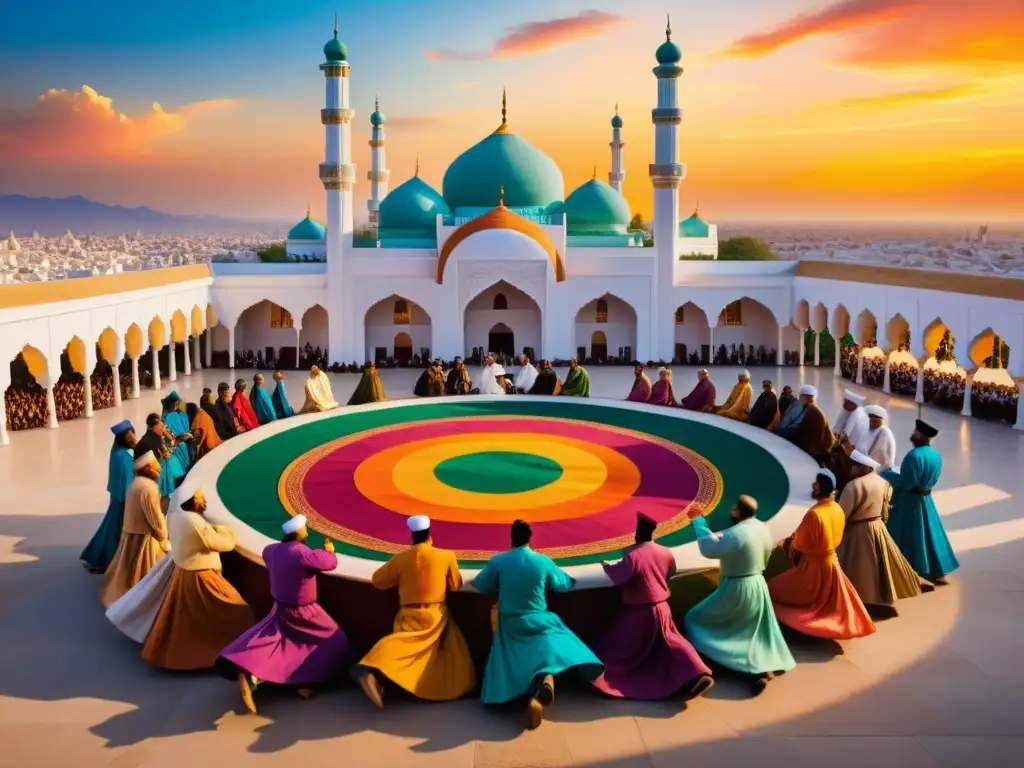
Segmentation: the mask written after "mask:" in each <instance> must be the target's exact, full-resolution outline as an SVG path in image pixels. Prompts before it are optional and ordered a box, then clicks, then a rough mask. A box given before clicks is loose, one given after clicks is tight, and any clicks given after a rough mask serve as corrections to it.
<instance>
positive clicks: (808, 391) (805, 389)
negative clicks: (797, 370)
mask: <svg viewBox="0 0 1024 768" xmlns="http://www.w3.org/2000/svg"><path fill="white" fill-rule="evenodd" d="M800 394H801V395H807V396H809V397H817V396H818V389H817V387H812V386H811V385H810V384H804V385H803V386H802V387H800Z"/></svg>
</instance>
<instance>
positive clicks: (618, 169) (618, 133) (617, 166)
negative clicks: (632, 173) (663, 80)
mask: <svg viewBox="0 0 1024 768" xmlns="http://www.w3.org/2000/svg"><path fill="white" fill-rule="evenodd" d="M608 146H610V147H611V148H612V169H611V170H610V171H608V183H609V184H610V185H611V187H612V189H614V190H615V191H616V192H618V193H619V194H620V195H621V194H622V182H623V181H625V180H626V166H625V164H624V163H623V162H622V148H623V147H625V146H626V145H625V144H623V143H622V118H621V117H619V105H618V104H616V105H615V117H613V118H612V141H611V144H609V145H608Z"/></svg>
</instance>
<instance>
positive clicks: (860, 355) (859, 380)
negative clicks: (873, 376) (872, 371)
mask: <svg viewBox="0 0 1024 768" xmlns="http://www.w3.org/2000/svg"><path fill="white" fill-rule="evenodd" d="M853 382H854V383H855V384H863V383H864V350H863V349H858V350H857V373H856V374H854V377H853Z"/></svg>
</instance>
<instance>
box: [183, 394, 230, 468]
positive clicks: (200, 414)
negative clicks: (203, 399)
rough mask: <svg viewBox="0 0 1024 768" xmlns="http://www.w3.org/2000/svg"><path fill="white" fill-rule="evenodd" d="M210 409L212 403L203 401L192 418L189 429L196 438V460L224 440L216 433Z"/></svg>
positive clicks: (211, 408)
mask: <svg viewBox="0 0 1024 768" xmlns="http://www.w3.org/2000/svg"><path fill="white" fill-rule="evenodd" d="M212 410H213V406H212V405H209V404H208V403H203V404H202V405H201V406H200V407H199V410H198V411H197V412H196V416H195V418H194V419H192V426H191V431H192V434H193V435H194V436H195V439H196V461H198V460H199V459H201V458H202V457H203V456H205V455H206V454H208V453H209V452H210V451H212V450H213V449H214V448H217V447H218V446H220V445H221V444H223V442H224V441H223V440H222V439H221V437H220V435H219V434H217V425H216V423H214V421H213V417H212V416H211V415H210V412H211V411H212Z"/></svg>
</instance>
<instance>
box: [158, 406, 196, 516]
mask: <svg viewBox="0 0 1024 768" xmlns="http://www.w3.org/2000/svg"><path fill="white" fill-rule="evenodd" d="M160 404H161V406H163V423H164V428H165V430H166V432H167V434H166V435H165V439H166V440H170V446H169V447H170V452H171V455H170V456H169V457H167V458H165V460H164V461H163V466H162V467H161V472H160V495H161V496H170V495H171V493H173V491H174V489H175V488H177V487H178V483H179V482H180V481H181V478H183V477H184V476H185V474H186V473H187V472H188V470H189V467H191V466H192V456H191V455H190V454H189V450H188V443H189V441H190V440H191V439H192V433H191V432H189V421H188V416H187V415H186V414H185V401H184V400H182V399H181V395H179V394H178V393H177V392H171V393H170V394H169V395H167V397H165V398H164V399H163V400H161V401H160ZM165 491H166V493H165Z"/></svg>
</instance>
